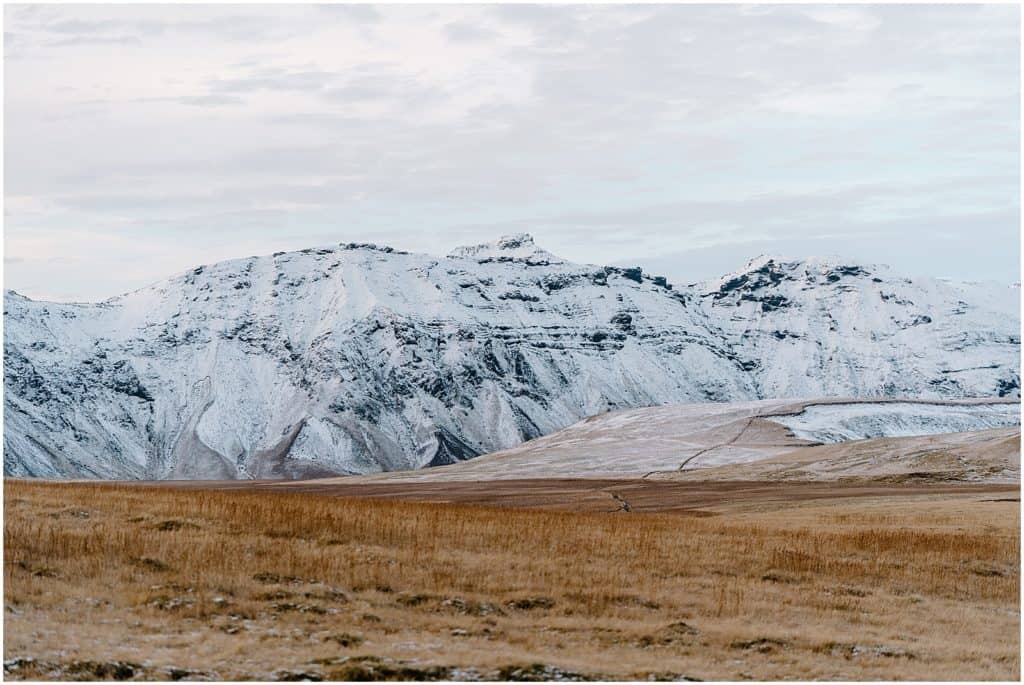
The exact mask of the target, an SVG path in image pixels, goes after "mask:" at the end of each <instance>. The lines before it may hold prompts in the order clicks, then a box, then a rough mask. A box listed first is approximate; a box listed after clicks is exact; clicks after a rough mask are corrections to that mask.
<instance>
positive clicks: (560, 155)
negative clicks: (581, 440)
mask: <svg viewBox="0 0 1024 685" xmlns="http://www.w3.org/2000/svg"><path fill="white" fill-rule="evenodd" d="M1018 13H1019V9H1018V8H1017V7H1015V6H1009V5H1002V6H920V5H918V6H910V5H903V6H888V7H878V6H849V5H846V6H807V5H804V6H778V7H773V6H764V5H761V6H751V7H741V6H697V5H690V6H687V5H679V6H639V5H633V6H619V7H608V6H602V7H593V6H589V7H588V6H575V7H572V6H561V7H543V6H510V5H506V6H493V7H492V6H437V7H433V6H422V5H421V6H394V5H391V6H387V5H384V6H367V5H350V6H310V7H302V6H294V5H293V6H267V5H262V6H245V5H223V6H219V7H210V6H197V5H190V6H184V5H178V6H132V5H107V6H85V5H81V6H73V5H65V6H53V5H50V6H11V5H7V6H5V9H4V20H5V34H4V36H5V38H4V41H5V42H4V55H5V58H6V59H5V66H4V76H5V85H6V87H5V92H4V115H5V128H4V135H5V143H6V145H5V150H4V162H5V172H6V174H5V182H4V202H5V231H4V248H5V252H4V264H5V277H4V280H5V287H8V288H14V289H16V290H18V291H20V292H23V293H25V294H27V295H29V296H32V297H39V298H50V299H61V300H68V299H70V300H96V299H102V298H106V297H109V296H112V295H115V294H117V293H119V292H122V291H125V290H129V289H132V288H135V287H140V286H142V285H145V284H147V283H150V282H152V281H155V280H158V279H160V278H163V277H165V276H168V275H170V274H172V273H175V272H178V271H182V270H184V269H186V268H188V267H190V266H193V265H196V264H200V263H209V262H212V261H216V260H219V259H226V258H233V257H243V256H248V255H252V254H264V253H269V252H273V251H275V250H283V249H299V248H303V247H308V246H312V245H321V244H328V243H334V242H339V241H372V242H378V243H385V244H390V245H393V246H395V247H399V248H403V249H408V250H414V251H423V252H431V253H436V254H443V253H446V252H447V251H448V250H449V249H451V248H452V247H454V246H456V245H460V244H466V243H473V242H480V241H483V240H489V239H493V238H495V237H497V236H499V235H502V234H506V233H513V232H521V231H527V232H530V233H532V234H533V235H534V236H535V237H536V239H537V242H538V243H539V244H541V245H542V246H544V247H546V248H547V249H549V250H551V251H553V252H555V253H557V254H560V255H562V256H563V257H566V258H569V259H572V260H574V261H584V262H594V263H626V264H640V265H643V266H644V267H645V268H646V269H648V270H650V271H652V272H655V273H661V274H666V275H669V276H670V277H671V279H672V280H674V281H677V282H691V281H695V280H698V279H701V278H705V277H710V276H713V275H718V274H720V273H723V272H725V271H729V270H732V269H734V268H736V267H738V266H739V265H741V264H742V263H743V262H744V261H746V260H747V259H748V258H750V257H753V256H755V255H757V254H761V253H773V254H783V255H791V256H805V255H811V254H842V255H847V256H850V257H853V258H856V259H860V260H866V261H872V262H884V263H888V264H891V265H892V266H893V267H895V268H897V269H899V270H900V271H902V272H904V273H906V274H908V275H934V276H949V277H954V278H964V279H979V278H992V279H998V280H1004V281H1016V280H1019V268H1020V267H1019V240H1020V235H1019V217H1020V196H1019V176H1020V159H1019V156H1020V155H1019V151H1020V143H1019V136H1020V126H1019V116H1020V113H1019V99H1020V88H1019V80H1020V74H1019V64H1020V58H1019V26H1020V20H1019V14H1018Z"/></svg>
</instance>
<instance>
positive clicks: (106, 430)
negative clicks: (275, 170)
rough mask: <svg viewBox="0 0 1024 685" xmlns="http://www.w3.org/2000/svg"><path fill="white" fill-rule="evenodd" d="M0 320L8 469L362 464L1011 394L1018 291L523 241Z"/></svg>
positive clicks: (259, 272) (255, 262) (268, 471)
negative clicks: (737, 414) (671, 414)
mask: <svg viewBox="0 0 1024 685" xmlns="http://www.w3.org/2000/svg"><path fill="white" fill-rule="evenodd" d="M4 323H5V326H4V350H5V355H4V380H5V383H4V407H5V412H4V429H5V430H4V471H5V473H6V474H7V475H9V476H37V477H84V478H128V479H156V478H302V477H316V476H327V475H338V474H371V473H379V472H382V471H395V470H406V469H418V468H421V467H424V466H437V465H445V464H452V463H455V462H459V461H463V460H465V459H469V458H471V457H475V456H478V455H481V454H486V453H491V452H495V451H499V450H503V449H508V448H511V447H514V446H516V445H519V444H521V443H522V442H524V441H526V440H530V439H533V438H537V437H539V436H542V435H547V434H550V433H553V432H555V431H557V430H559V429H561V428H564V427H566V426H569V425H571V424H573V423H574V422H576V421H579V420H581V419H583V418H585V417H587V416H591V415H595V414H601V413H603V412H607V411H614V410H620V409H626V408H633V407H649V406H662V405H676V404H688V403H722V402H737V401H739V402H743V401H751V400H758V399H761V398H769V397H771V398H798V397H913V398H958V397H990V396H1006V397H1019V395H1020V389H1019V386H1020V382H1019V380H1020V370H1019V349H1020V334H1019V329H1020V322H1019V288H1018V287H1012V286H1002V285H998V284H957V283H951V282H947V281H939V280H929V279H917V280H910V279H906V278H902V277H900V276H898V275H895V274H892V273H891V272H890V271H889V270H888V269H887V268H886V267H883V266H876V265H861V264H853V263H851V262H848V261H846V260H841V259H837V258H821V259H812V260H804V261H799V260H784V259H778V258H775V259H771V258H759V259H756V260H753V261H752V262H750V263H749V264H747V265H746V266H745V267H744V268H742V269H741V270H739V271H737V272H736V273H733V274H730V275H728V276H726V277H723V278H722V279H719V280H716V281H714V282H711V283H703V284H691V285H679V284H675V285H674V284H670V283H668V282H666V280H665V279H664V278H661V277H658V276H654V275H651V274H645V273H643V272H642V271H641V270H640V269H628V268H618V267H607V266H593V265H580V264H572V263H570V262H567V261H565V260H563V259H560V258H558V257H555V256H554V255H552V254H550V253H548V252H546V251H544V250H543V249H541V248H539V247H538V246H536V245H535V244H534V243H533V240H532V239H531V238H530V237H529V236H526V235H517V236H508V237H505V238H502V239H500V240H498V241H495V242H493V243H486V244H483V245H476V246H470V247H466V248H460V249H458V250H455V251H454V252H453V253H452V254H451V255H449V256H448V257H433V256H430V255H418V254H408V253H403V252H400V251H396V250H393V249H391V248H386V247H379V246H373V245H362V244H358V245H357V244H344V245H335V246H329V247H322V248H316V249H308V250H301V251H298V252H282V253H277V254H274V255H270V256H264V257H250V258H245V259H239V260H232V261H228V262H222V263H218V264H214V265H209V266H202V267H197V268H195V269H192V270H190V271H188V272H186V273H184V274H181V275H178V276H176V277H173V278H170V279H167V280H164V281H161V282H158V283H155V284H153V285H152V286H149V287H146V288H142V289H140V290H137V291H134V292H131V293H126V294H124V295H122V296H119V297H115V298H113V299H111V300H108V301H106V302H102V303H98V304H56V303H50V302H37V301H33V300H30V299H28V298H25V297H23V296H21V295H18V294H17V293H14V292H10V291H8V292H7V293H6V294H5V297H4ZM714 411H717V410H714ZM707 459H711V457H707Z"/></svg>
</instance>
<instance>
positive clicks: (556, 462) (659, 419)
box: [366, 400, 1020, 481]
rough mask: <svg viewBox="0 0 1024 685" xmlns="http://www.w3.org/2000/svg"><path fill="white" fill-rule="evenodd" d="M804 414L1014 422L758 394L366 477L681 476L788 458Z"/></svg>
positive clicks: (990, 411) (862, 421)
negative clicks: (743, 399) (762, 397)
mask: <svg viewBox="0 0 1024 685" xmlns="http://www.w3.org/2000/svg"><path fill="white" fill-rule="evenodd" d="M806 415H810V416H812V417H813V419H812V421H813V422H815V424H814V425H820V426H828V425H830V423H829V417H830V416H834V417H835V421H836V422H837V423H839V422H846V423H848V424H850V425H865V426H870V427H871V431H872V435H871V437H888V436H906V435H920V434H921V433H919V432H917V433H914V432H908V431H909V430H910V429H909V427H910V426H918V427H921V426H931V427H933V428H934V429H935V430H934V431H931V432H935V433H948V432H949V431H951V430H955V431H979V430H984V429H988V428H993V427H997V426H1019V425H1020V404H1019V403H1018V402H1002V403H994V402H986V401H947V402H939V401H934V402H907V401H892V402H879V401H874V400H868V401H859V402H858V401H850V400H803V401H792V400H761V401H757V402H730V403H722V404H691V405H678V406H671V407H652V408H646V409H633V410H628V411H619V412H611V413H608V414H603V415H600V416H594V417H591V418H589V419H586V420H584V421H581V422H579V423H576V424H574V425H572V426H570V427H568V428H566V429H564V430H561V431H558V432H556V433H553V434H551V435H548V436H545V437H542V438H538V439H537V440H531V441H530V442H527V443H525V444H523V445H520V446H518V447H514V448H511V449H508V450H503V451H501V452H496V453H494V454H489V455H486V456H483V457H479V458H477V459H474V460H472V461H469V462H465V463H460V464H455V465H452V466H445V467H441V468H436V469H428V470H423V471H413V472H406V473H391V474H385V475H381V476H375V477H368V478H366V480H368V481H378V480H380V481H397V480H409V481H459V480H495V479H518V478H606V477H621V478H641V477H644V478H664V477H668V476H673V475H675V474H679V473H683V472H686V473H691V472H693V473H694V476H695V477H698V478H699V477H700V472H701V471H704V470H706V469H710V468H713V467H721V466H729V465H737V464H743V465H748V466H756V463H758V462H760V461H761V460H766V459H769V458H772V457H776V456H779V455H784V454H790V453H793V454H796V453H798V452H799V451H800V450H804V449H808V448H810V447H812V446H813V445H815V444H818V442H820V440H819V438H818V437H817V436H816V435H814V434H811V435H809V436H804V435H794V434H793V433H792V432H791V431H790V429H789V428H788V422H799V421H801V420H802V417H805V416H806ZM942 416H948V417H950V422H949V423H947V424H944V425H942V424H939V423H936V421H937V420H938V419H937V417H939V418H941V417H942ZM803 420H805V421H806V419H803ZM784 424H785V425H784ZM958 435H960V434H958ZM860 437H867V436H865V435H861V436H860ZM851 439H853V438H851ZM957 439H959V438H957ZM819 456H820V458H821V459H823V460H824V459H826V458H827V455H819ZM897 456H898V454H897ZM750 473H751V474H756V473H757V472H756V470H752V471H751V472H750ZM742 474H743V472H742V470H740V471H737V472H736V473H735V474H734V476H735V477H736V478H742Z"/></svg>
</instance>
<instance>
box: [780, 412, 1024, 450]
mask: <svg viewBox="0 0 1024 685" xmlns="http://www.w3.org/2000/svg"><path fill="white" fill-rule="evenodd" d="M771 420H772V421H774V422H775V423H780V424H782V425H784V426H786V427H787V428H789V429H790V430H791V431H793V435H794V436H796V437H797V438H800V439H803V440H813V441H815V442H824V443H833V442H842V441H844V440H865V439H870V438H891V437H909V436H917V435H934V434H938V433H959V432H962V431H976V430H984V429H986V428H1001V427H1004V426H1019V425H1020V405H1019V404H973V405H949V404H944V405H940V404H924V403H916V402H887V403H881V402H880V403H878V404H873V403H872V404H865V403H857V404H816V405H810V406H808V407H807V408H806V409H805V410H804V411H803V412H801V413H799V414H793V415H790V416H773V417H771Z"/></svg>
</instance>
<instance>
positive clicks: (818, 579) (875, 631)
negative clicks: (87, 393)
mask: <svg viewBox="0 0 1024 685" xmlns="http://www.w3.org/2000/svg"><path fill="white" fill-rule="evenodd" d="M972 497H973V498H968V499H964V498H960V497H948V496H947V497H943V498H939V499H934V500H929V499H927V498H924V499H921V500H918V499H914V498H901V499H900V500H899V501H893V502H891V503H888V504H887V505H886V506H879V505H878V503H877V502H873V503H872V504H871V506H865V505H863V504H862V503H859V502H858V501H856V500H846V501H840V502H836V503H821V502H817V503H814V502H810V503H804V504H801V505H800V506H799V507H795V508H786V507H781V506H780V507H778V508H777V509H775V510H765V511H760V512H757V513H756V515H752V514H751V513H750V512H737V513H736V514H730V513H729V512H724V513H721V514H720V515H717V516H711V517H685V516H674V515H655V514H644V515H631V514H597V513H572V512H551V511H527V510H510V509H491V508H483V507H470V506H464V505H443V504H422V503H410V502H397V501H380V500H373V501H369V500H354V499H339V498H333V497H328V496H318V495H308V494H282V493H266V492H264V493H254V492H235V491H201V490H196V491H183V490H170V489H162V488H141V487H131V486H113V485H92V484H43V483H27V482H13V481H9V482H7V483H6V484H5V519H4V551H5V565H4V580H5V598H4V599H5V605H6V615H5V619H6V620H5V623H6V634H7V637H6V640H5V644H4V657H5V659H22V662H19V663H21V665H20V666H17V667H16V668H15V669H13V670H12V671H11V672H9V673H8V677H12V678H13V677H34V678H47V677H69V674H68V673H67V668H69V666H68V664H79V665H81V664H87V665H89V666H88V669H92V670H91V671H90V672H91V673H92V674H93V675H96V676H97V677H102V678H107V677H109V678H113V679H117V678H118V674H121V675H124V674H126V673H128V671H131V673H132V675H130V676H128V677H133V678H134V677H146V678H162V677H165V676H166V677H167V678H169V679H173V674H174V673H185V674H191V675H190V676H189V677H190V678H193V677H196V678H197V677H203V676H210V677H219V678H228V679H231V678H240V677H252V678H267V679H285V677H286V676H288V677H290V676H294V675H296V674H299V675H303V674H304V675H306V676H311V677H312V676H316V677H324V678H342V679H344V678H348V677H355V676H363V677H371V676H373V677H378V676H379V677H390V676H396V674H397V675H404V676H406V677H407V678H411V679H416V678H417V677H420V678H421V679H422V678H427V677H428V676H429V675H430V674H434V675H437V676H438V677H441V676H444V677H445V679H450V678H457V679H474V678H477V677H495V676H496V675H500V674H502V673H504V674H506V675H507V674H520V675H524V677H525V675H529V674H531V673H533V674H536V673H547V672H548V671H545V670H544V669H554V670H553V671H551V673H554V674H557V673H561V672H563V671H564V673H574V674H576V675H579V676H580V677H584V676H587V677H589V676H593V677H607V678H613V679H623V678H625V679H630V678H647V677H652V678H654V677H663V676H664V677H669V676H683V675H685V676H690V677H699V678H704V679H708V678H714V679H737V678H747V677H754V678H771V679H776V678H786V677H789V678H793V677H797V678H806V679H812V678H847V679H856V678H883V679H896V678H925V679H928V678H964V679H1016V678H1017V677H1018V676H1019V642H1018V635H1019V620H1020V619H1019V612H1018V611H1017V607H1018V604H1019V596H1018V588H1019V559H1020V548H1019V537H1018V529H1019V508H1018V507H1019V504H1014V503H1000V502H987V503H985V502H980V501H979V500H981V499H983V498H982V497H979V496H977V495H975V496H972ZM951 507H953V508H955V509H956V513H955V515H953V514H951V509H950V508H951ZM954 524H955V525H954ZM25 659H28V660H29V661H24V660H25ZM140 663H147V664H163V665H162V666H160V667H159V668H157V667H155V666H154V667H146V668H148V669H149V670H146V668H143V667H137V666H131V665H132V664H136V665H137V664H140ZM96 664H98V665H96ZM104 664H106V665H104ZM109 664H115V665H113V666H111V665H109ZM117 664H121V666H117ZM124 664H128V665H129V666H124ZM78 667H80V668H84V667H81V666H78ZM88 669H87V670H88ZM126 669H127V670H126ZM154 669H156V670H154ZM175 669H176V670H175ZM410 669H411V670H410ZM538 669H540V670H538ZM559 669H561V671H560V670H559ZM416 673H420V676H417V675H416ZM424 674H426V675H424ZM183 677H184V676H183ZM396 677H397V676H396Z"/></svg>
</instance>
